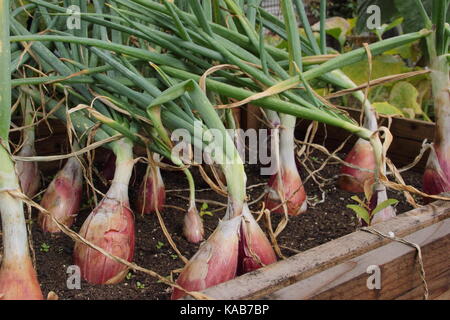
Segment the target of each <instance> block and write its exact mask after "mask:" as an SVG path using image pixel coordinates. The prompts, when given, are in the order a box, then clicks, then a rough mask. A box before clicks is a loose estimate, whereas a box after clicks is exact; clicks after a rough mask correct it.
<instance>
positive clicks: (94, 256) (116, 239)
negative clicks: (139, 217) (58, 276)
mask: <svg viewBox="0 0 450 320" xmlns="http://www.w3.org/2000/svg"><path fill="white" fill-rule="evenodd" d="M108 193H109V192H108ZM107 196H108V194H107ZM116 199H117V198H115V197H111V198H107V197H106V198H104V199H103V200H102V201H101V202H100V203H99V205H98V206H97V208H95V209H94V211H93V212H92V213H91V214H90V215H89V217H88V218H87V219H86V221H85V222H84V223H83V226H82V227H81V230H80V232H79V234H80V235H81V236H82V237H84V238H85V239H86V240H88V241H90V242H92V243H93V244H95V245H97V246H99V247H101V248H103V249H104V250H106V251H108V252H109V253H111V254H112V255H115V256H118V257H120V258H122V259H125V260H127V261H129V262H131V261H132V259H133V254H134V244H135V234H134V218H133V213H132V211H131V210H130V209H129V204H128V202H122V203H120V202H119V201H118V200H116ZM74 261H75V264H76V265H78V266H79V267H80V269H81V275H82V277H83V278H84V279H85V280H86V281H88V282H89V283H92V284H115V283H119V282H121V281H122V280H123V279H124V278H125V276H126V275H127V272H128V268H127V267H126V266H125V265H123V264H120V263H118V262H115V261H113V260H111V259H109V258H107V257H105V256H104V255H103V254H101V253H100V252H98V251H96V250H94V249H91V248H89V247H87V246H86V245H84V244H82V243H80V242H77V243H76V244H75V249H74Z"/></svg>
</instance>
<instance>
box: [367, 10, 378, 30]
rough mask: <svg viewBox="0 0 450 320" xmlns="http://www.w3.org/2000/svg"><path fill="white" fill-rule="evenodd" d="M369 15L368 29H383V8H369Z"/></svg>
mask: <svg viewBox="0 0 450 320" xmlns="http://www.w3.org/2000/svg"><path fill="white" fill-rule="evenodd" d="M366 12H367V14H369V17H368V18H367V21H366V26H367V29H369V30H375V29H380V28H381V8H380V7H379V6H377V5H375V4H373V5H370V6H368V7H367V11H366Z"/></svg>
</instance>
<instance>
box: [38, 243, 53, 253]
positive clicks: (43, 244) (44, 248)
mask: <svg viewBox="0 0 450 320" xmlns="http://www.w3.org/2000/svg"><path fill="white" fill-rule="evenodd" d="M39 250H40V251H41V252H48V251H49V250H50V246H49V245H48V244H47V243H45V242H44V243H42V244H41V247H40V248H39Z"/></svg>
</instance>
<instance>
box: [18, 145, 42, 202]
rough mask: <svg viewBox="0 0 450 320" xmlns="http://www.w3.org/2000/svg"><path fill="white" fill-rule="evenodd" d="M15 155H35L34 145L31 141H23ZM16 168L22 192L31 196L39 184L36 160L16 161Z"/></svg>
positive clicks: (36, 190) (37, 189)
mask: <svg viewBox="0 0 450 320" xmlns="http://www.w3.org/2000/svg"><path fill="white" fill-rule="evenodd" d="M17 155H18V156H19V157H33V156H36V150H35V149H34V145H33V144H32V143H25V144H24V145H23V147H22V149H21V150H20V151H19V153H18V154H17ZM16 170H17V176H18V177H19V181H20V186H21V188H22V192H23V194H25V195H26V196H27V197H28V198H33V197H34V195H35V194H36V193H37V192H38V191H39V187H40V186H41V178H40V175H39V168H38V164H37V162H32V161H17V162H16Z"/></svg>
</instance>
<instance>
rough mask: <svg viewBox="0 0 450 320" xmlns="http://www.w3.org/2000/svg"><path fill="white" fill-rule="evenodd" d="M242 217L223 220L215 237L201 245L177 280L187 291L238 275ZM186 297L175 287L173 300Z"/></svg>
mask: <svg viewBox="0 0 450 320" xmlns="http://www.w3.org/2000/svg"><path fill="white" fill-rule="evenodd" d="M241 219H242V218H241V217H240V216H238V217H235V218H233V219H231V220H224V221H220V222H219V225H218V226H217V228H216V230H215V231H214V232H213V234H212V235H211V236H210V237H209V238H208V240H206V241H205V242H203V243H202V245H201V246H200V249H199V250H198V251H197V253H196V254H195V255H194V256H193V257H192V258H191V259H190V260H189V262H188V263H187V264H186V266H185V267H184V269H183V271H182V272H181V274H180V276H179V277H178V279H177V284H178V285H180V286H181V287H183V288H185V289H186V290H188V291H201V290H204V289H206V288H209V287H211V286H214V285H217V284H219V283H222V282H225V281H228V280H230V279H233V278H234V277H235V276H236V268H237V262H238V253H239V250H238V246H239V227H240V224H241ZM183 296H185V292H184V291H182V290H179V289H177V288H174V291H173V293H172V296H171V299H172V300H176V299H179V298H181V297H183Z"/></svg>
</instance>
